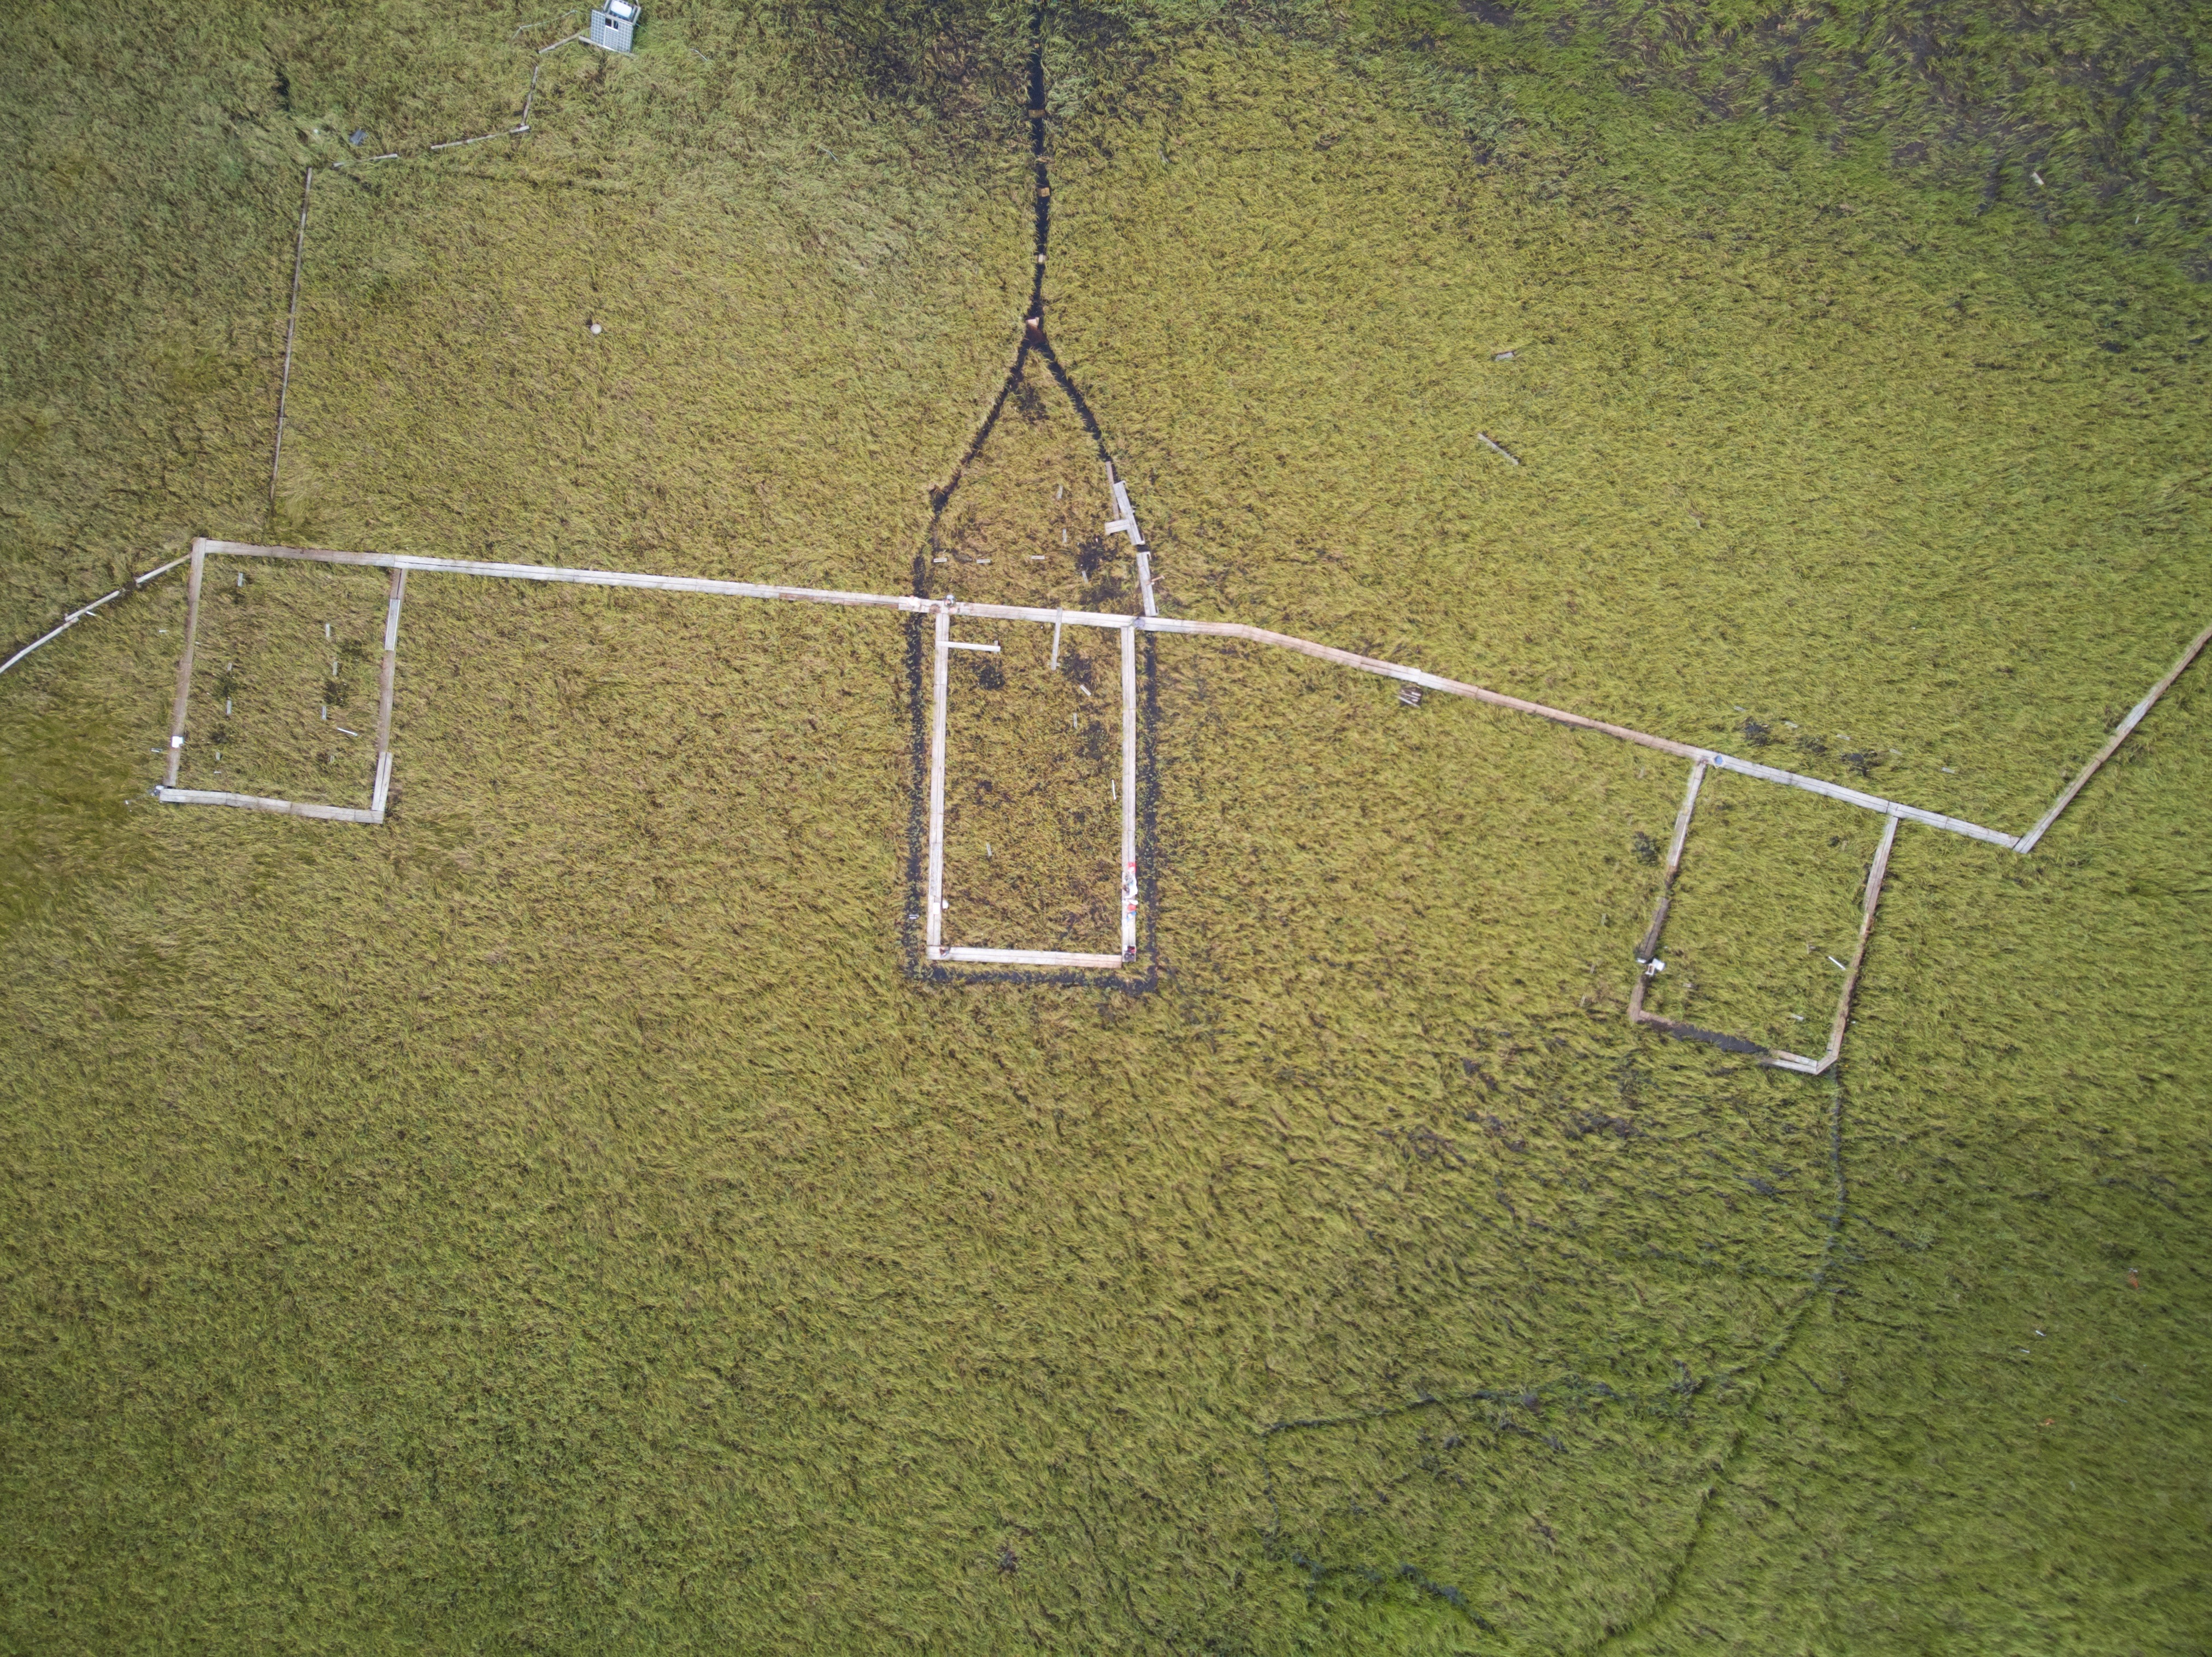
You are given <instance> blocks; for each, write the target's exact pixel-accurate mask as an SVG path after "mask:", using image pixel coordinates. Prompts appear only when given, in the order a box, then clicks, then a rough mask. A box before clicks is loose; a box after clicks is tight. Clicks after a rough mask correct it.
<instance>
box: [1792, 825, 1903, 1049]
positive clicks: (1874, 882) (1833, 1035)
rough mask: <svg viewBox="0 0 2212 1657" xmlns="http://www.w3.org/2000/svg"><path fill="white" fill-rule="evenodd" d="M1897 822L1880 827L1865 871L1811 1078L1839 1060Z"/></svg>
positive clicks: (1887, 867)
mask: <svg viewBox="0 0 2212 1657" xmlns="http://www.w3.org/2000/svg"><path fill="white" fill-rule="evenodd" d="M1898 821H1899V819H1897V818H1894V817H1893V818H1891V819H1889V820H1888V821H1887V823H1884V824H1883V825H1882V827H1881V844H1879V845H1877V846H1876V847H1875V853H1874V865H1873V867H1872V868H1869V869H1868V870H1867V884H1866V912H1865V914H1864V915H1863V917H1861V918H1860V920H1859V941H1858V947H1857V948H1856V949H1854V950H1852V951H1851V964H1850V967H1849V968H1848V969H1846V970H1845V972H1844V993H1843V994H1842V995H1841V996H1838V997H1837V998H1836V1022H1835V1026H1834V1028H1833V1029H1832V1030H1831V1031H1830V1032H1829V1033H1828V1056H1827V1057H1826V1058H1824V1059H1823V1060H1821V1061H1820V1069H1816V1070H1814V1072H1813V1073H1812V1074H1814V1075H1819V1074H1820V1071H1821V1070H1825V1069H1827V1068H1828V1067H1829V1066H1830V1065H1832V1064H1833V1063H1835V1062H1836V1061H1837V1060H1838V1058H1840V1057H1843V1051H1844V1031H1845V1030H1847V1029H1849V1028H1850V1022H1851V996H1852V995H1853V994H1854V993H1855V992H1856V991H1857V989H1858V987H1859V968H1860V966H1863V964H1864V963H1865V961H1866V952H1867V940H1868V939H1869V937H1871V936H1872V935H1873V934H1874V911H1875V905H1877V904H1879V903H1880V902H1881V883H1882V880H1883V878H1884V877H1885V876H1887V874H1888V873H1889V849H1890V848H1891V847H1892V846H1893V845H1895V844H1897V825H1898Z"/></svg>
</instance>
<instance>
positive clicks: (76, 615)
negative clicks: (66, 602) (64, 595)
mask: <svg viewBox="0 0 2212 1657" xmlns="http://www.w3.org/2000/svg"><path fill="white" fill-rule="evenodd" d="M122 596H123V589H122V588H119V587H118V588H116V589H115V590H114V591H113V592H112V593H110V594H106V596H105V597H102V598H97V599H94V600H93V601H92V602H91V603H90V604H88V605H86V606H84V608H83V609H82V610H74V611H71V612H70V613H69V614H68V615H67V616H65V617H64V618H62V624H61V625H60V626H58V627H57V628H55V629H54V630H53V631H52V632H51V633H45V634H41V635H40V637H37V638H34V639H33V640H32V641H31V642H30V643H28V644H26V645H25V646H24V647H23V648H22V649H20V650H18V651H16V652H15V655H12V656H9V658H8V660H7V661H0V673H6V672H7V671H8V670H9V668H10V667H14V666H15V664H16V663H17V662H19V661H21V660H22V659H23V658H24V657H25V656H27V655H30V654H31V652H32V651H33V650H35V649H38V648H39V647H40V645H41V644H49V643H52V642H53V641H54V640H55V639H58V638H59V637H61V636H62V635H63V634H64V633H66V632H67V631H69V630H70V628H72V627H74V626H76V624H77V623H79V622H81V621H82V620H83V619H84V618H86V617H87V616H88V615H90V614H91V613H92V612H94V611H95V610H97V609H99V608H100V606H101V605H103V604H105V603H106V602H107V600H109V599H119V598H121V597H122Z"/></svg>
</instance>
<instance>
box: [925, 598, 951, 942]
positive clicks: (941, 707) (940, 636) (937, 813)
mask: <svg viewBox="0 0 2212 1657" xmlns="http://www.w3.org/2000/svg"><path fill="white" fill-rule="evenodd" d="M951 634H952V618H951V616H950V615H948V614H947V613H946V612H945V611H944V610H942V609H940V610H939V611H938V612H937V662H936V667H935V668H934V670H933V673H932V674H931V684H932V686H933V689H932V691H931V693H930V704H929V896H928V905H929V920H928V924H927V927H925V929H924V933H923V935H924V939H925V943H926V947H927V950H928V952H929V953H930V955H931V956H932V957H935V956H936V955H937V953H939V948H940V947H941V946H942V945H943V943H944V941H945V682H946V673H947V664H948V663H949V662H950V661H951V660H952V655H951V651H949V650H947V649H945V646H946V645H947V644H949V643H951Z"/></svg>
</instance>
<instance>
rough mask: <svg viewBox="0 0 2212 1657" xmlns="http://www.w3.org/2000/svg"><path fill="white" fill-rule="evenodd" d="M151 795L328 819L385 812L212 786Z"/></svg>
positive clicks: (355, 819) (359, 819)
mask: <svg viewBox="0 0 2212 1657" xmlns="http://www.w3.org/2000/svg"><path fill="white" fill-rule="evenodd" d="M154 797H155V799H156V800H159V801H161V803H162V804H164V805H168V806H236V807H240V808H242V809H244V810H246V811H265V812H271V813H276V815H278V816H282V817H313V818H315V819H319V820H321V821H324V822H331V823H380V822H382V821H383V820H384V813H382V812H380V811H377V810H374V809H372V810H368V811H363V810H362V809H361V808H360V807H356V806H317V805H311V804H309V803H307V801H300V800H271V799H269V798H267V797H265V796H264V795H258V794H224V793H222V792H220V791H219V790H216V789H173V788H167V787H162V788H158V789H155V790H154Z"/></svg>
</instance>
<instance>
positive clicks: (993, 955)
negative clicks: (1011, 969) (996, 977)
mask: <svg viewBox="0 0 2212 1657" xmlns="http://www.w3.org/2000/svg"><path fill="white" fill-rule="evenodd" d="M937 958H938V959H939V960H948V961H969V962H973V963H975V964H976V965H978V966H1081V967H1091V968H1094V969H1096V970H1097V971H1100V972H1113V971H1115V970H1116V969H1118V968H1119V967H1120V966H1121V957H1120V956H1119V955H1085V954H1079V953H1074V952H1073V951H1070V950H1064V949H977V948H972V947H969V946H968V945H966V944H955V945H954V946H953V947H951V948H950V949H945V950H939V952H938V953H937Z"/></svg>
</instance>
